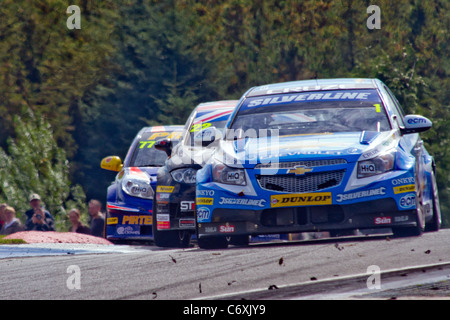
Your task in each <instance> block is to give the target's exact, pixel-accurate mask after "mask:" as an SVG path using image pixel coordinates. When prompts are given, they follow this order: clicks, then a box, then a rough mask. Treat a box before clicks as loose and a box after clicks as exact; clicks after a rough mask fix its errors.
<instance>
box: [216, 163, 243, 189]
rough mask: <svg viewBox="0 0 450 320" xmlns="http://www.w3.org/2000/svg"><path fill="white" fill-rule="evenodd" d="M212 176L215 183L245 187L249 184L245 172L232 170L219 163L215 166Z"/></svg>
mask: <svg viewBox="0 0 450 320" xmlns="http://www.w3.org/2000/svg"><path fill="white" fill-rule="evenodd" d="M212 175H213V181H214V182H220V183H226V184H236V185H241V186H245V185H246V184H247V183H246V181H245V171H244V170H243V169H235V168H230V167H227V166H226V165H224V164H222V163H218V164H216V165H214V166H213V169H212Z"/></svg>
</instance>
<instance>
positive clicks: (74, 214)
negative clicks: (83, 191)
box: [69, 208, 91, 234]
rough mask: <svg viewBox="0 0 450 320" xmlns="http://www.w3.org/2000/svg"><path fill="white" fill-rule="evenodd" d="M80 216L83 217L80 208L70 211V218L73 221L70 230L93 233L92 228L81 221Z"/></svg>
mask: <svg viewBox="0 0 450 320" xmlns="http://www.w3.org/2000/svg"><path fill="white" fill-rule="evenodd" d="M80 218H81V214H80V210H78V209H75V208H74V209H71V210H70V211H69V220H70V222H71V223H72V226H71V227H70V229H69V232H76V233H85V234H91V229H89V228H88V227H87V226H85V225H84V224H83V223H82V222H81V221H80Z"/></svg>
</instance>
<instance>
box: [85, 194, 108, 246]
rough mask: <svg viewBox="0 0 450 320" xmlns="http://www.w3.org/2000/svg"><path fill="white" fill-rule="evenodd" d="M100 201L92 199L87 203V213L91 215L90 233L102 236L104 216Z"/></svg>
mask: <svg viewBox="0 0 450 320" xmlns="http://www.w3.org/2000/svg"><path fill="white" fill-rule="evenodd" d="M101 210H102V203H101V202H100V201H98V200H94V199H92V200H91V201H89V204H88V211H89V215H90V216H91V235H93V236H96V237H103V229H104V227H105V217H104V216H103V214H102V212H101Z"/></svg>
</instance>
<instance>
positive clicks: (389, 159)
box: [358, 150, 395, 178]
mask: <svg viewBox="0 0 450 320" xmlns="http://www.w3.org/2000/svg"><path fill="white" fill-rule="evenodd" d="M394 162H395V150H390V151H388V152H386V153H384V154H381V155H379V156H377V157H375V158H372V159H368V160H363V161H359V162H358V178H366V177H370V176H374V175H377V174H382V173H385V172H388V171H391V170H393V169H394Z"/></svg>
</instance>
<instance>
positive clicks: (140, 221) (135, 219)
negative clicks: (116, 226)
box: [122, 215, 152, 225]
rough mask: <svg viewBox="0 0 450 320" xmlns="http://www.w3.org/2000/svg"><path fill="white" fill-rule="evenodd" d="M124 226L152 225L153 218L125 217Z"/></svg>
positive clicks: (123, 219)
mask: <svg viewBox="0 0 450 320" xmlns="http://www.w3.org/2000/svg"><path fill="white" fill-rule="evenodd" d="M122 224H138V225H151V224H152V216H132V215H130V216H123V218H122Z"/></svg>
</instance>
